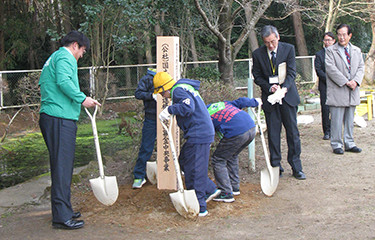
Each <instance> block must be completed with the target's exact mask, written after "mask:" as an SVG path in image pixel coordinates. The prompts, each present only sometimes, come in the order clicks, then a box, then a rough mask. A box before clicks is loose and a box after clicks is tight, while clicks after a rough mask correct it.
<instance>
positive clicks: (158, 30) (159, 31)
mask: <svg viewBox="0 0 375 240" xmlns="http://www.w3.org/2000/svg"><path fill="white" fill-rule="evenodd" d="M157 16H159V17H160V18H159V21H156V24H155V35H156V36H163V29H162V28H161V27H160V23H161V22H164V17H165V13H164V12H161V13H160V12H159V13H157Z"/></svg>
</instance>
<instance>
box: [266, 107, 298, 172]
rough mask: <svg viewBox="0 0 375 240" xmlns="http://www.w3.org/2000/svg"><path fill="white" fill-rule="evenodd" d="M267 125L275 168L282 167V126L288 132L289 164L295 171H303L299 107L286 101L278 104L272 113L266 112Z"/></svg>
mask: <svg viewBox="0 0 375 240" xmlns="http://www.w3.org/2000/svg"><path fill="white" fill-rule="evenodd" d="M264 113H265V116H266V123H267V133H268V146H269V148H270V161H271V165H272V166H273V167H277V166H279V167H280V170H281V171H284V169H283V168H282V166H281V163H280V161H281V148H280V144H281V139H280V137H281V125H284V128H285V131H286V141H287V144H288V163H289V164H290V166H291V167H292V170H293V171H297V172H298V171H302V164H301V159H300V155H301V141H300V138H299V131H298V127H297V107H293V106H290V105H289V104H287V103H286V102H285V101H284V102H283V104H282V105H280V104H278V103H276V104H275V105H273V106H272V111H271V112H266V111H265V112H264Z"/></svg>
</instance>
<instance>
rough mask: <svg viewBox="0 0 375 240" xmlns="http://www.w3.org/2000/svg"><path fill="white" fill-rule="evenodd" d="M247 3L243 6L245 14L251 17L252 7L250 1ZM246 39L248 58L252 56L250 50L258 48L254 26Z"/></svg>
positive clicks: (247, 17)
mask: <svg viewBox="0 0 375 240" xmlns="http://www.w3.org/2000/svg"><path fill="white" fill-rule="evenodd" d="M248 4H249V5H248V6H246V7H245V16H246V19H249V20H250V19H252V18H253V9H252V8H251V2H249V3H248ZM247 40H248V53H249V58H251V56H252V52H253V51H254V50H255V49H257V48H259V43H258V39H257V34H256V32H255V30H254V28H252V29H251V30H250V32H249V36H248V38H247Z"/></svg>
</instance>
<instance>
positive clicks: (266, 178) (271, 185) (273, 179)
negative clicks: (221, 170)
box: [250, 105, 280, 197]
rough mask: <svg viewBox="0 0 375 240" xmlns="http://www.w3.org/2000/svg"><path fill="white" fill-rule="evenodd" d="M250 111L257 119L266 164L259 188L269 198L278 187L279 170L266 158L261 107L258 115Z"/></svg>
mask: <svg viewBox="0 0 375 240" xmlns="http://www.w3.org/2000/svg"><path fill="white" fill-rule="evenodd" d="M250 109H251V111H252V112H253V114H254V116H256V118H257V122H258V124H257V125H258V127H259V133H260V137H261V139H262V145H263V152H264V157H265V159H266V164H267V168H265V169H262V170H261V171H260V187H261V188H262V191H263V193H264V194H265V195H267V196H269V197H270V196H272V194H273V193H274V192H275V191H276V189H277V185H279V175H280V168H279V167H272V166H271V162H270V158H269V157H268V150H267V146H266V140H265V139H264V135H263V129H262V127H261V122H260V110H261V105H259V107H258V114H256V113H255V111H254V109H252V108H250Z"/></svg>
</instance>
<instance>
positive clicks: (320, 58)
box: [315, 32, 335, 140]
mask: <svg viewBox="0 0 375 240" xmlns="http://www.w3.org/2000/svg"><path fill="white" fill-rule="evenodd" d="M334 43H335V36H334V35H333V33H331V32H326V33H324V36H323V44H324V48H323V49H322V50H320V51H319V52H317V53H316V55H315V71H316V74H317V75H318V78H319V88H318V89H319V92H320V106H321V112H322V113H321V114H322V127H323V134H324V135H323V139H324V140H328V139H329V138H330V135H331V120H330V119H329V107H328V106H327V105H326V100H327V81H326V66H325V59H326V58H325V54H326V48H327V47H329V46H332V45H333V44H334Z"/></svg>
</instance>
